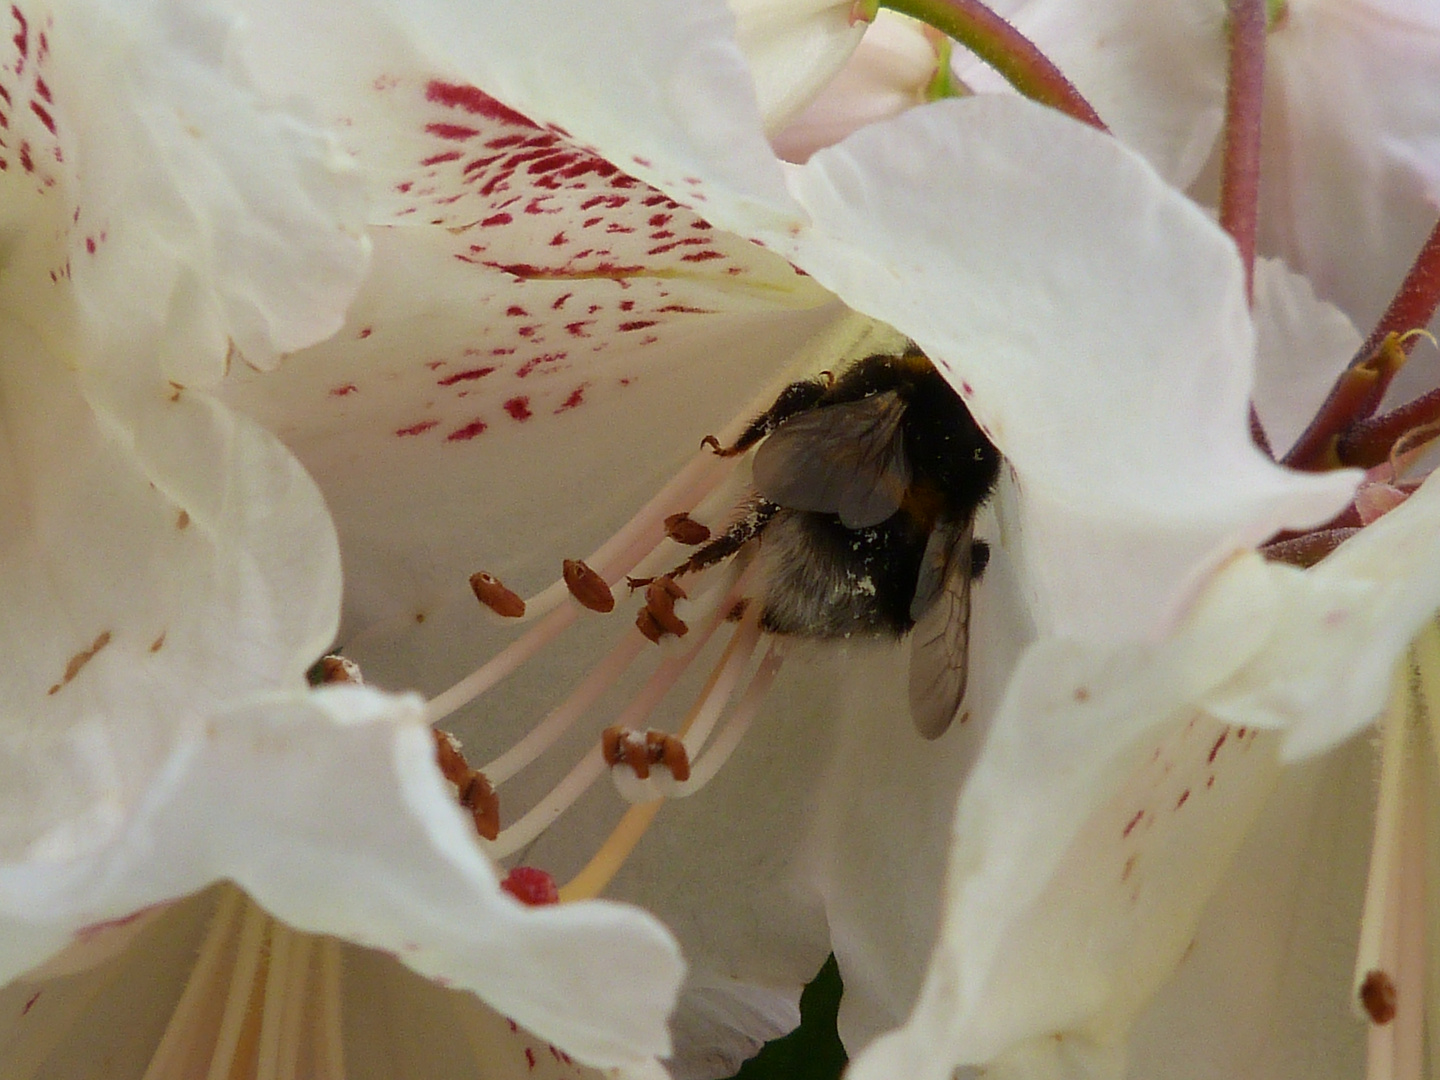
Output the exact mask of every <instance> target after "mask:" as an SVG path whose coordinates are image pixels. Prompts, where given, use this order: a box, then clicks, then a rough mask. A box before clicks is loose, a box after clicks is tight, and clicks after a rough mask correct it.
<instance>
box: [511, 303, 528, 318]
mask: <svg viewBox="0 0 1440 1080" xmlns="http://www.w3.org/2000/svg"><path fill="white" fill-rule="evenodd" d="M505 314H506V315H509V316H510V317H511V318H512V319H515V318H519V317H520V316H522V315H529V314H530V313H529V312H528V311H526V310H525V309H524V308H523V307H521V306H520V305H519V304H511V305H510V306H509V307H508V308H506V309H505Z"/></svg>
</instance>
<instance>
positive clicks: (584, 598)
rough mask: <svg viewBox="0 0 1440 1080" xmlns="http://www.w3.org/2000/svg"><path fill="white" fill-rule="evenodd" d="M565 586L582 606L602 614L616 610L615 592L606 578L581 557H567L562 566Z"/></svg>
mask: <svg viewBox="0 0 1440 1080" xmlns="http://www.w3.org/2000/svg"><path fill="white" fill-rule="evenodd" d="M562 572H563V576H564V578H565V586H566V588H568V589H569V590H570V595H571V596H573V597H575V599H576V600H578V601H580V605H581V606H582V607H587V608H589V609H590V610H591V611H598V612H601V613H602V614H603V613H604V612H607V611H614V610H615V594H614V593H612V592H611V591H610V586H609V585H606V584H605V579H604V578H602V577H601V576H600V575H599V574H597V573H596V572H595V571H594V570H591V569H590V567H588V566H586V565H585V564H584V563H583V562H581V561H580V560H579V559H566V560H565V563H564V566H563V568H562Z"/></svg>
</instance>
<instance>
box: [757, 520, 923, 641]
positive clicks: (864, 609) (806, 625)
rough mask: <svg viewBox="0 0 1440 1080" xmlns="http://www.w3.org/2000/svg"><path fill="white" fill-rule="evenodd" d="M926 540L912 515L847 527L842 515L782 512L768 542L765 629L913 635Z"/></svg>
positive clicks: (763, 541)
mask: <svg viewBox="0 0 1440 1080" xmlns="http://www.w3.org/2000/svg"><path fill="white" fill-rule="evenodd" d="M925 539H926V537H925V534H924V533H923V532H921V531H917V529H916V528H915V525H914V523H913V522H912V521H910V520H908V519H907V517H906V515H904V514H896V515H895V516H894V517H892V518H891V519H890V520H888V521H885V522H882V523H881V524H879V525H876V526H872V527H871V528H867V529H847V528H845V527H844V526H843V525H841V524H840V520H839V518H838V517H836V516H835V515H834V514H816V513H808V512H805V511H800V510H781V511H780V512H779V513H778V514H776V516H775V518H774V520H773V521H771V522H770V524H769V526H768V527H767V528H766V529H765V532H764V533H763V534H762V536H761V538H760V545H759V546H760V560H761V568H762V573H763V574H764V597H765V606H764V608H763V610H762V612H761V625H762V626H763V627H764V628H765V629H766V630H769V631H770V632H772V633H776V634H793V635H796V636H799V637H813V638H846V637H850V636H852V635H854V634H862V635H874V634H884V635H890V636H895V637H899V636H900V635H902V634H905V633H906V632H907V631H909V630H910V628H911V627H912V626H913V625H914V620H913V619H911V617H910V602H911V600H912V598H913V597H914V595H915V581H916V578H917V577H918V575H919V572H920V558H921V556H922V554H923V553H924V550H925Z"/></svg>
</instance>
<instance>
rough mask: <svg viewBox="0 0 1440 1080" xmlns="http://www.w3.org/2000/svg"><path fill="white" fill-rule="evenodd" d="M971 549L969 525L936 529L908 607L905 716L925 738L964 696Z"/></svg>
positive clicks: (935, 733) (934, 735)
mask: <svg viewBox="0 0 1440 1080" xmlns="http://www.w3.org/2000/svg"><path fill="white" fill-rule="evenodd" d="M973 544H974V528H973V523H972V522H969V521H966V522H963V523H962V522H955V521H942V522H940V523H939V524H938V525H936V527H935V531H934V532H932V533H931V534H930V540H929V543H927V544H926V545H925V554H924V556H923V558H922V560H921V563H920V576H919V579H918V580H917V581H916V583H915V599H914V600H913V601H911V603H910V614H911V617H912V618H914V619H915V629H914V630H913V631H911V638H910V717H911V719H912V720H914V721H915V730H917V731H918V732H920V734H921V735H923V736H924V737H925V738H927V739H938V738H939V737H940V736H941V735H943V734H945V729H946V728H948V727H949V726H950V721H951V720H953V719H954V718H955V714H956V713H957V712H959V711H960V702H961V701H962V700H963V699H964V697H965V679H966V675H967V668H966V662H967V659H968V654H969V652H970V581H971V576H972V575H971V569H972V566H971V563H972V559H973V557H974V547H973Z"/></svg>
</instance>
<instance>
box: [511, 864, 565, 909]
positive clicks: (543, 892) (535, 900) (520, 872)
mask: <svg viewBox="0 0 1440 1080" xmlns="http://www.w3.org/2000/svg"><path fill="white" fill-rule="evenodd" d="M500 888H502V889H504V890H505V891H506V892H508V893H509V894H510V895H511V896H513V897H515V899H516V900H519V901H520V902H521V903H522V904H529V905H530V906H531V907H539V906H542V905H545V904H558V903H559V902H560V890H559V889H558V888H556V886H555V879H554V878H553V877H551V876H550V875H549V874H548V873H546V872H545V871H544V870H540V869H538V868H536V867H534V866H517V867H515V868H514V869H512V870H511V871H510V873H509V874H507V875H506V877H505V880H504V881H502V882H501V883H500Z"/></svg>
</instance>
